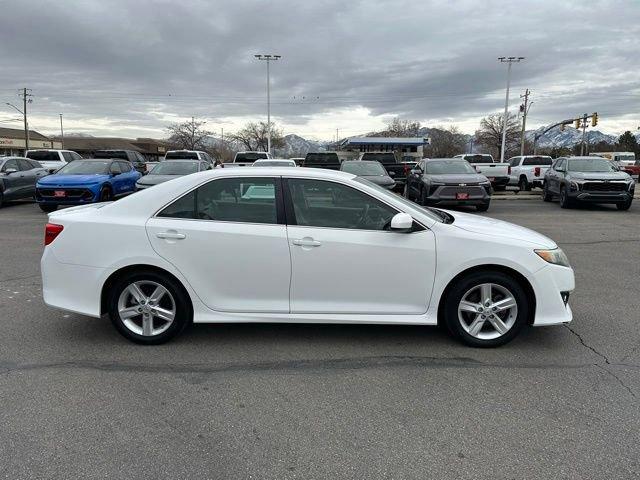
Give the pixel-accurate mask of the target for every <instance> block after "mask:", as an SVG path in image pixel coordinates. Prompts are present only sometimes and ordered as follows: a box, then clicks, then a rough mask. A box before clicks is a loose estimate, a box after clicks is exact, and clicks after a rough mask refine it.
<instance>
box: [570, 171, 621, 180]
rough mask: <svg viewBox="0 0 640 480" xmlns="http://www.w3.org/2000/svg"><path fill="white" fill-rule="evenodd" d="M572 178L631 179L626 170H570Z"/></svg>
mask: <svg viewBox="0 0 640 480" xmlns="http://www.w3.org/2000/svg"><path fill="white" fill-rule="evenodd" d="M569 177H570V178H571V179H572V180H629V178H631V177H629V174H628V173H625V172H569Z"/></svg>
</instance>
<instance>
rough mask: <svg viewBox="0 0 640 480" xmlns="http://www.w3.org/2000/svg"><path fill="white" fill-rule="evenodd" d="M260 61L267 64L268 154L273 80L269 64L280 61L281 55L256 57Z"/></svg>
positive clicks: (269, 150) (268, 150)
mask: <svg viewBox="0 0 640 480" xmlns="http://www.w3.org/2000/svg"><path fill="white" fill-rule="evenodd" d="M254 57H255V58H257V59H258V60H264V61H266V62H267V152H269V153H271V78H270V76H269V75H270V73H269V64H270V63H271V61H272V60H280V59H281V58H282V56H281V55H270V54H269V55H262V54H261V55H254Z"/></svg>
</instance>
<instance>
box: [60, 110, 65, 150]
mask: <svg viewBox="0 0 640 480" xmlns="http://www.w3.org/2000/svg"><path fill="white" fill-rule="evenodd" d="M60 142H61V143H62V149H63V150H64V129H63V128H62V114H60Z"/></svg>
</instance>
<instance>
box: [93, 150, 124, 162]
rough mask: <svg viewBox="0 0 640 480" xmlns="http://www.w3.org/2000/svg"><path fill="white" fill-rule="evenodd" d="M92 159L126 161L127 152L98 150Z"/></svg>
mask: <svg viewBox="0 0 640 480" xmlns="http://www.w3.org/2000/svg"><path fill="white" fill-rule="evenodd" d="M93 158H120V159H122V160H128V158H127V152H125V151H123V150H98V151H97V152H96V153H95V154H94V155H93Z"/></svg>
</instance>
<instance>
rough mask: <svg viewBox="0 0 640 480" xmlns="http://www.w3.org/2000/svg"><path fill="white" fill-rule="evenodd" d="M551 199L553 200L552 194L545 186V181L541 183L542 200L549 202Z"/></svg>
mask: <svg viewBox="0 0 640 480" xmlns="http://www.w3.org/2000/svg"><path fill="white" fill-rule="evenodd" d="M552 200H553V195H552V194H551V192H550V191H549V189H548V188H547V182H545V183H544V185H542V201H544V202H550V201H552Z"/></svg>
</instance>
